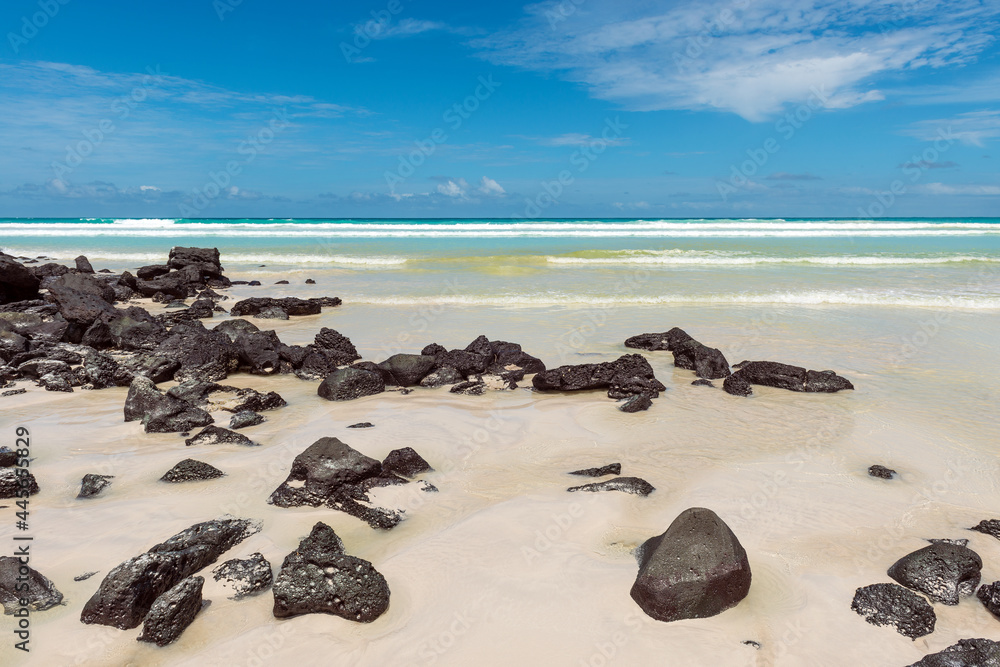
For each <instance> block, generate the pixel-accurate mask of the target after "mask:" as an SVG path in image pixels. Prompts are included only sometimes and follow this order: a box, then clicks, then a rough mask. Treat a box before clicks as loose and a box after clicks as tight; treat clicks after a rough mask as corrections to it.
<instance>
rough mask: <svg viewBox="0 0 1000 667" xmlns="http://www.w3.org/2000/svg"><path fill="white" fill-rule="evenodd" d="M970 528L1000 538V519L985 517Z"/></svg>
mask: <svg viewBox="0 0 1000 667" xmlns="http://www.w3.org/2000/svg"><path fill="white" fill-rule="evenodd" d="M969 530H974V531H976V532H977V533H983V534H984V535H992V536H993V537H995V538H997V539H998V540H1000V519H983V520H982V521H980V522H979V523H977V524H976V525H975V526H973V527H972V528H970V529H969Z"/></svg>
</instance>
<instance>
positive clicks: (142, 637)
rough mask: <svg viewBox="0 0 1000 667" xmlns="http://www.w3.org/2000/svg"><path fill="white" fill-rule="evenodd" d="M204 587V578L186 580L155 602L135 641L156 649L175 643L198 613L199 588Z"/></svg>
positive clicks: (200, 602)
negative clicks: (152, 645)
mask: <svg viewBox="0 0 1000 667" xmlns="http://www.w3.org/2000/svg"><path fill="white" fill-rule="evenodd" d="M204 584H205V578H204V577H188V578H187V579H182V580H181V581H179V582H177V583H176V584H174V586H173V588H171V589H170V590H168V591H166V592H165V593H163V594H162V595H160V597H158V598H156V601H155V602H154V603H153V606H152V607H150V608H149V614H147V615H146V619H145V621H144V622H143V624H142V632H141V633H140V634H139V637H138V640H139V641H141V642H149V643H151V644H156V645H157V646H166V645H167V644H172V643H173V642H174V641H176V640H177V638H178V637H180V636H181V633H182V632H184V630H185V629H186V628H187V626H189V625H191V622H192V621H194V617H195V616H197V615H198V612H199V611H201V607H202V598H201V588H202V586H204Z"/></svg>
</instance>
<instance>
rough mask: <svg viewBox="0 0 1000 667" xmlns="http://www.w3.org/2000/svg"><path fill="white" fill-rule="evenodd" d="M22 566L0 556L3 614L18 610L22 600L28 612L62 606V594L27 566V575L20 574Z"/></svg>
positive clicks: (44, 577) (0, 599) (9, 558)
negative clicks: (25, 587)
mask: <svg viewBox="0 0 1000 667" xmlns="http://www.w3.org/2000/svg"><path fill="white" fill-rule="evenodd" d="M15 544H16V543H15ZM29 560H30V557H29ZM22 565H23V564H22V563H21V562H20V559H18V558H15V557H13V556H0V605H3V609H4V613H5V614H13V613H14V612H16V611H18V610H20V609H21V608H22V606H21V600H22V599H23V600H26V601H27V605H25V606H26V607H27V608H28V609H29V610H30V611H45V610H46V609H50V608H52V607H54V606H56V605H57V604H62V601H63V595H62V593H60V592H59V589H57V588H56V585H55V584H53V583H52V582H51V581H50V580H49V578H48V577H46V576H45V575H43V574H42V573H41V572H39V571H38V570H36V569H34V568H33V567H29V566H25V567H27V570H28V571H27V573H22V572H21V571H20V570H21V567H22ZM25 585H27V590H25V589H24V586H25ZM11 627H13V624H11Z"/></svg>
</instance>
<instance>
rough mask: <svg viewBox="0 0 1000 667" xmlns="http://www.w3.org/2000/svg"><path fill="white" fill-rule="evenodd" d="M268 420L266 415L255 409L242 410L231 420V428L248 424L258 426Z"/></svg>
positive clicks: (243, 426)
mask: <svg viewBox="0 0 1000 667" xmlns="http://www.w3.org/2000/svg"><path fill="white" fill-rule="evenodd" d="M265 421H266V417H264V415H259V414H257V413H256V412H254V411H253V410H240V411H239V412H237V413H236V414H234V415H233V416H232V418H231V419H230V420H229V428H231V429H238V428H246V427H248V426H256V425H257V424H262V423H264V422H265Z"/></svg>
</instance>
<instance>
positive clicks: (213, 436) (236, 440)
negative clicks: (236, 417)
mask: <svg viewBox="0 0 1000 667" xmlns="http://www.w3.org/2000/svg"><path fill="white" fill-rule="evenodd" d="M184 444H185V445H187V446H189V447H190V446H192V445H239V446H241V447H257V446H258V444H257V443H256V442H254V441H253V440H251V439H250V438H248V437H246V436H245V435H243V434H242V433H236V432H235V431H230V430H229V429H226V428H222V427H221V426H214V425H212V426H206V427H205V428H203V429H202V430H201V431H199V432H198V433H197V434H196V435H194V436H192V437H190V438H188V439H187V440H185V441H184Z"/></svg>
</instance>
